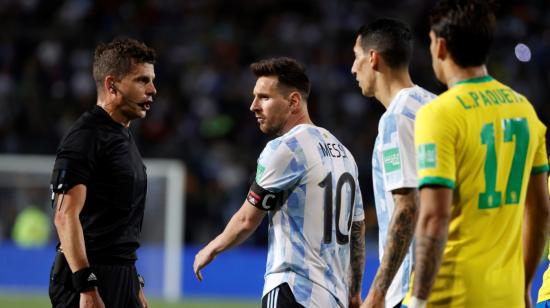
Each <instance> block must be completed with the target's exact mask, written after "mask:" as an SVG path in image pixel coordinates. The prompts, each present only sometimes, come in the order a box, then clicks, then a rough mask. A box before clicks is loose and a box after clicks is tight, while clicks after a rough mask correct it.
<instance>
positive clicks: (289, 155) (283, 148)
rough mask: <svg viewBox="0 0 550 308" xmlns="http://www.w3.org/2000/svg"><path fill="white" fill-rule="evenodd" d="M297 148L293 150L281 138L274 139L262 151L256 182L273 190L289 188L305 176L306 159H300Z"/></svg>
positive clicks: (299, 149)
mask: <svg viewBox="0 0 550 308" xmlns="http://www.w3.org/2000/svg"><path fill="white" fill-rule="evenodd" d="M296 151H302V150H301V148H299V147H298V148H295V149H294V150H293V151H292V150H291V149H290V148H289V147H288V146H287V144H285V143H284V142H281V141H280V140H279V139H276V140H273V141H271V142H270V143H268V145H267V146H266V148H265V149H264V150H263V151H262V154H261V155H260V158H258V166H257V169H256V183H257V184H258V185H259V186H260V187H261V188H263V189H266V190H268V191H271V192H280V191H285V190H288V189H289V188H291V187H293V186H294V185H296V183H297V182H298V181H299V180H300V179H301V178H302V177H303V176H304V174H305V172H306V162H305V160H302V159H298V158H297V157H300V155H296V153H295V152H296Z"/></svg>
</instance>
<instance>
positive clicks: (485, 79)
mask: <svg viewBox="0 0 550 308" xmlns="http://www.w3.org/2000/svg"><path fill="white" fill-rule="evenodd" d="M492 80H493V77H491V76H490V75H485V76H482V77H474V78H470V79H464V80H461V81H459V82H456V83H455V84H454V85H453V86H457V85H460V84H467V83H483V82H489V81H492Z"/></svg>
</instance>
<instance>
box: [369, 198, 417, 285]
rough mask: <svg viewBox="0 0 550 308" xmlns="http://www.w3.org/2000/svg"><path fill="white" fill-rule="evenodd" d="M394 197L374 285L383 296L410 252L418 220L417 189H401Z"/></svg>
mask: <svg viewBox="0 0 550 308" xmlns="http://www.w3.org/2000/svg"><path fill="white" fill-rule="evenodd" d="M392 196H393V201H394V204H395V208H394V212H393V215H392V218H391V221H390V225H389V228H388V229H389V230H388V236H387V240H386V245H385V247H384V256H383V257H382V260H381V262H380V267H379V268H378V271H377V272H376V277H375V278H374V282H373V284H372V286H373V288H375V289H376V290H377V291H379V292H380V293H382V294H386V292H387V291H388V288H389V287H390V285H391V283H392V281H393V278H394V277H395V274H397V271H398V270H399V267H400V266H401V263H402V262H403V259H404V258H405V255H406V254H407V252H408V250H409V247H410V244H411V241H412V238H413V236H414V229H415V226H416V221H417V219H418V193H417V190H416V189H412V188H411V189H401V190H399V191H397V192H394V194H393V195H392Z"/></svg>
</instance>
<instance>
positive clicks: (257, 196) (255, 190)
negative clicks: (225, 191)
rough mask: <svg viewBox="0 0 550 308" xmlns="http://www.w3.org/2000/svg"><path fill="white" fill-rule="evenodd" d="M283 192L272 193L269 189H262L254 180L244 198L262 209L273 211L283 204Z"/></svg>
mask: <svg viewBox="0 0 550 308" xmlns="http://www.w3.org/2000/svg"><path fill="white" fill-rule="evenodd" d="M283 197H284V194H283V192H279V193H274V192H270V191H269V190H266V189H263V188H262V187H260V185H258V183H256V181H254V183H252V186H251V187H250V190H249V191H248V196H247V197H246V200H247V201H248V203H250V204H252V205H253V206H255V207H257V208H258V209H260V210H264V211H273V210H276V209H278V208H279V207H280V206H281V205H282V204H283Z"/></svg>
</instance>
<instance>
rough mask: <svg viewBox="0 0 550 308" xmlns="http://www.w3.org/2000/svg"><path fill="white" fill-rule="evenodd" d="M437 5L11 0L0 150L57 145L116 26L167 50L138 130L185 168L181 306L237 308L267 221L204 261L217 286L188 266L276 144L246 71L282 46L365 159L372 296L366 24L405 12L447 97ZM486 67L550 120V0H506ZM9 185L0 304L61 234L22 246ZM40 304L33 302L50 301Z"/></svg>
mask: <svg viewBox="0 0 550 308" xmlns="http://www.w3.org/2000/svg"><path fill="white" fill-rule="evenodd" d="M433 3H434V1H415V0H402V1H388V0H369V1H348V0H345V1H344V0H339V1H336V0H334V1H332V0H324V1H290V0H265V1H254V0H240V1H223V0H205V1H201V0H189V1H175V0H166V1H161V0H156V1H154V0H150V1H145V0H141V1H123V0H110V1H107V0H102V1H90V0H73V1H45V0H43V1H40V0H20V1H16V0H11V1H10V0H3V1H0V25H1V26H2V27H1V29H2V32H1V33H0V110H1V111H2V112H0V153H3V154H6V153H7V154H21V155H24V154H43V155H53V154H55V149H56V147H57V145H58V143H59V141H60V139H61V138H62V136H63V134H64V132H66V131H67V129H68V127H69V126H70V125H71V123H72V122H73V121H74V120H75V119H76V118H77V117H78V116H79V115H80V114H81V113H82V112H83V111H85V110H87V109H89V108H90V107H91V106H92V105H93V104H95V98H96V93H95V86H94V82H93V79H92V74H91V61H92V56H93V48H94V46H95V45H96V44H97V43H98V42H100V41H101V42H106V41H109V40H111V39H112V38H113V37H115V36H117V35H125V36H130V37H133V38H137V39H140V40H143V41H145V42H146V43H147V44H149V45H150V46H152V47H154V48H155V49H156V50H157V52H158V61H157V63H156V65H155V70H156V75H157V79H156V86H157V89H158V96H157V97H156V99H155V104H154V105H153V106H152V110H151V112H150V113H149V114H148V116H147V119H145V120H140V121H134V123H132V126H131V127H132V131H133V133H134V135H135V136H136V140H137V142H138V146H139V148H140V150H141V152H142V155H143V156H144V157H147V158H172V159H178V160H181V161H182V162H184V164H185V165H186V168H187V177H186V183H187V184H186V201H185V202H186V213H187V219H186V224H185V232H184V234H185V240H184V243H185V245H186V248H187V249H186V250H185V258H184V264H183V268H184V274H183V275H184V277H183V285H184V286H183V290H182V291H183V296H184V302H186V301H187V299H188V298H196V297H209V298H221V299H222V300H224V305H226V304H227V303H228V302H227V301H225V299H226V298H233V299H248V300H252V301H253V303H254V302H256V303H257V300H258V298H259V296H260V294H259V292H260V291H261V284H262V272H263V270H264V266H265V244H266V232H265V229H266V226H265V225H262V226H261V228H260V230H258V231H257V232H256V233H255V234H254V236H253V237H252V238H251V239H250V240H249V241H247V243H246V245H245V246H244V248H242V249H236V250H235V251H233V252H231V253H229V254H227V255H223V256H221V257H220V258H218V259H217V260H216V262H215V263H214V264H213V265H212V266H211V268H209V269H207V272H205V274H206V279H207V282H208V280H209V279H210V280H211V281H214V282H215V283H213V284H211V285H208V284H207V283H205V284H202V285H199V284H197V283H196V282H195V281H194V280H193V278H192V276H191V268H190V266H191V262H192V257H193V252H195V251H196V249H197V247H200V246H201V245H203V244H204V243H206V242H207V241H208V240H210V239H211V238H213V237H214V236H215V235H216V234H218V233H219V232H221V230H222V229H223V227H224V225H225V223H226V222H227V221H228V219H229V218H230V217H231V215H232V214H233V213H234V212H235V211H236V209H237V208H238V207H239V206H240V205H241V204H242V201H243V199H244V196H245V194H246V191H247V189H248V187H249V184H250V180H251V179H252V175H253V173H254V170H255V162H256V158H257V156H258V155H259V153H260V151H261V149H262V148H263V146H264V145H265V143H266V142H267V141H268V139H267V138H266V137H265V136H263V135H262V134H261V132H260V131H259V129H258V127H257V123H256V121H255V120H254V119H253V116H252V114H251V113H250V111H249V110H248V108H249V104H250V102H251V99H252V95H251V91H252V88H253V86H254V77H253V76H252V74H251V73H250V72H249V69H248V65H249V64H250V63H251V62H253V61H256V60H259V59H261V58H265V57H270V56H290V57H294V58H296V59H298V60H299V61H301V62H303V63H304V64H305V66H306V68H307V70H308V73H309V75H310V77H311V79H312V96H311V99H310V102H309V104H310V112H311V115H312V119H313V121H314V122H315V123H316V124H318V125H320V126H323V127H325V128H327V129H329V130H330V131H332V132H333V133H334V134H335V135H336V136H337V137H338V138H339V139H340V140H341V141H342V142H343V143H344V144H345V145H346V146H347V147H348V148H349V149H350V150H351V152H352V153H353V154H354V156H355V158H356V160H357V161H358V164H359V169H360V174H361V178H360V181H361V188H362V191H363V199H364V200H365V207H366V210H367V223H368V232H367V233H368V239H369V240H368V243H367V250H368V260H367V270H368V274H367V277H366V279H365V285H364V287H363V289H364V291H366V290H367V289H368V287H369V285H370V278H372V273H373V271H374V270H375V268H376V265H377V264H376V262H377V261H376V253H377V243H376V238H377V226H376V218H375V213H374V206H373V194H372V189H371V185H372V183H371V180H370V177H371V172H370V168H371V166H370V160H371V151H372V146H373V142H374V138H375V136H376V133H377V123H378V119H379V117H380V115H381V114H382V113H383V111H384V110H383V108H382V106H381V105H380V104H379V103H378V102H376V101H375V100H374V99H369V98H364V97H362V96H361V92H360V89H359V88H358V87H357V83H356V81H355V79H354V77H353V76H352V75H351V73H350V69H351V65H352V62H353V52H352V47H353V44H354V40H355V34H356V31H357V29H358V28H359V26H360V25H361V24H363V23H365V22H369V21H371V20H373V19H374V18H377V17H383V16H386V17H394V18H399V19H401V20H403V21H405V22H407V23H408V24H409V25H410V27H411V28H412V30H413V32H414V34H415V50H414V55H413V61H412V64H411V74H412V76H413V80H414V82H415V83H417V84H419V85H421V86H423V87H425V88H427V89H429V90H432V91H433V92H436V93H439V92H441V91H442V90H443V87H442V86H441V85H439V84H438V83H437V82H436V80H435V78H434V76H433V73H432V70H431V64H430V56H429V51H428V49H427V48H428V46H429V38H428V24H427V15H428V12H429V10H430V8H431V7H432V6H433ZM518 43H523V44H526V45H527V46H528V47H529V48H530V59H529V61H525V60H526V59H525V58H523V57H524V56H526V55H527V54H526V53H525V52H524V53H520V54H518V53H516V52H515V50H516V49H515V47H516V45H517V44H518ZM465 48H475V46H465ZM520 58H521V59H522V60H523V61H525V62H523V61H520ZM489 71H490V73H491V74H492V75H493V76H494V77H495V78H497V79H499V80H501V81H503V82H504V83H507V84H509V85H511V86H512V87H514V88H515V89H516V90H518V91H519V92H522V93H523V94H525V95H526V96H527V97H528V98H529V99H530V100H531V102H532V103H533V104H534V105H535V107H536V109H537V111H538V113H539V117H540V118H541V119H542V121H543V122H544V123H545V124H546V125H547V126H548V125H549V124H550V123H549V122H550V108H549V98H550V91H548V89H549V86H550V2H549V1H543V0H530V1H519V0H516V1H503V2H502V3H501V5H500V8H499V10H498V22H497V33H496V39H495V45H494V48H493V52H492V56H491V58H490V62H489ZM47 185H48V183H47V182H45V183H44V186H47ZM7 194H9V192H6V191H5V189H3V188H2V187H0V290H3V292H2V294H4V296H0V306H2V307H4V306H6V307H10V306H11V305H12V304H8V303H15V302H13V301H20V300H22V299H20V298H15V299H14V298H10V299H9V300H12V302H9V301H6V302H2V298H3V297H6V296H7V295H6V294H8V293H13V292H16V293H18V294H21V293H23V294H37V295H38V296H41V297H44V296H46V287H45V286H46V284H47V279H48V277H47V276H48V272H49V264H50V263H51V260H52V257H51V256H52V255H53V248H52V245H53V242H54V241H55V232H52V235H51V237H50V239H49V242H48V244H47V245H46V246H45V247H41V248H34V249H31V250H29V249H22V248H21V247H19V246H18V245H17V244H16V243H14V241H13V239H12V235H13V230H14V223H15V220H16V218H17V215H18V214H19V213H21V212H22V211H23V210H24V208H26V207H28V206H29V204H23V205H21V204H13V203H11V202H9V201H7V200H10V199H9V198H7V197H4V196H5V195H7ZM48 197H49V196H48V195H46V194H44V196H43V198H42V196H39V197H38V200H39V201H35V202H34V203H35V205H36V206H37V207H38V208H40V209H42V210H43V211H44V212H45V213H46V214H48V215H50V213H51V210H50V208H49V199H48ZM50 228H51V226H50ZM144 244H145V247H144V249H143V251H141V252H140V254H141V255H142V259H146V260H148V261H147V262H149V263H151V264H147V265H143V264H142V265H141V266H149V267H154V265H155V264H154V260H155V257H154V256H153V257H151V258H149V257H143V255H146V256H148V255H156V252H155V249H157V250H158V246H159V245H161V239H160V238H159V237H158V236H156V235H155V234H144ZM44 264H45V266H44ZM543 266H544V264H543ZM538 285H539V284H537V283H535V286H538ZM152 293H153V294H151V295H150V296H152V297H154V296H155V292H152ZM157 295H158V294H157ZM25 297H27V296H26V295H25ZM6 298H7V297H6ZM5 300H8V299H5ZM40 303H41V304H36V305H39V306H40V305H47V302H40ZM13 305H16V304H13ZM17 305H18V306H19V305H22V304H21V303H19V304H17ZM158 305H161V303H158ZM212 305H213V307H216V306H218V305H219V304H215V303H212ZM239 305H240V307H243V306H242V305H241V304H238V305H237V306H239ZM203 306H204V305H203ZM184 307H187V306H184ZM189 307H191V306H189Z"/></svg>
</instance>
